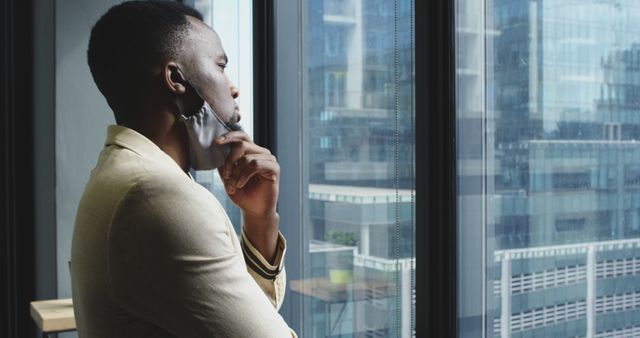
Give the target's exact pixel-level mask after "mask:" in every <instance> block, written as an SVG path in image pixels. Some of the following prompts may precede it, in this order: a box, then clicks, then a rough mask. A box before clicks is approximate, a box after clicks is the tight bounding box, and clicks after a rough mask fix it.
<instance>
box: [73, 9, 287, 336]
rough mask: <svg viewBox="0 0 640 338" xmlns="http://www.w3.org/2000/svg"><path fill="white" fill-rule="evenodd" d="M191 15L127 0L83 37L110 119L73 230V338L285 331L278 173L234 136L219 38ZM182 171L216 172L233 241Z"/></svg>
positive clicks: (215, 206)
mask: <svg viewBox="0 0 640 338" xmlns="http://www.w3.org/2000/svg"><path fill="white" fill-rule="evenodd" d="M201 20H202V16H201V15H200V14H199V13H198V12H197V11H195V10H193V9H191V8H189V7H186V6H183V5H181V4H178V3H173V2H160V1H132V2H125V3H123V4H120V5H117V6H115V7H113V8H111V9H110V10H109V11H108V12H107V13H106V14H105V15H104V16H103V17H102V18H100V20H98V22H97V23H96V24H95V26H94V27H93V29H92V31H91V38H90V41H89V48H88V52H87V54H88V61H89V67H90V69H91V73H92V75H93V78H94V80H95V82H96V84H97V86H98V89H99V90H100V91H101V92H102V94H103V95H104V97H105V98H106V100H107V102H108V104H109V106H110V107H111V109H112V110H113V112H114V114H115V118H116V122H117V125H113V126H109V128H108V132H107V140H106V142H105V148H104V149H103V150H102V152H101V153H100V156H99V159H98V163H97V165H96V167H95V169H94V170H93V171H92V172H91V177H90V179H89V182H88V183H87V187H86V189H85V192H84V195H83V197H82V200H81V201H80V206H79V209H78V215H77V219H76V225H75V230H74V235H73V243H72V253H71V276H72V290H73V301H74V312H75V316H76V323H77V327H78V334H79V336H80V337H90V338H101V337H110V338H126V337H194V338H195V337H198V338H203V337H261V338H269V337H292V336H293V337H295V336H296V335H295V333H294V332H293V331H292V330H290V329H289V327H288V326H287V324H286V323H285V322H284V320H283V319H282V317H281V316H280V315H279V314H278V312H277V310H278V309H279V307H280V306H281V304H282V301H283V297H284V289H285V273H284V267H283V259H284V253H285V247H286V243H285V239H284V237H282V235H281V234H280V232H279V219H278V214H277V212H276V203H277V200H278V182H279V171H280V168H279V166H278V163H277V162H276V159H275V157H274V156H272V155H271V154H270V153H269V151H268V150H267V149H264V148H262V147H259V146H257V145H256V144H254V143H253V142H252V141H251V139H250V138H249V136H248V135H247V134H246V133H244V132H242V131H240V129H241V128H239V126H238V125H237V122H238V121H239V120H240V115H239V111H238V107H237V105H236V103H235V99H236V98H237V97H238V95H239V92H238V89H237V88H235V87H234V85H233V84H232V83H231V81H229V79H228V78H227V76H226V75H225V73H224V68H225V66H226V64H227V58H226V55H225V53H224V50H223V48H222V45H221V43H220V39H219V38H218V36H217V35H216V33H215V32H214V31H213V30H212V29H211V28H210V27H208V26H207V25H205V24H204V23H203V22H202V21H201ZM230 130H231V131H230ZM221 135H223V136H221ZM190 168H195V169H209V168H218V170H219V173H220V175H221V177H222V178H223V181H224V184H225V189H226V191H227V193H228V194H229V196H230V198H231V200H232V201H233V202H234V203H235V204H237V205H238V206H239V207H240V208H241V209H242V213H243V219H244V224H243V231H242V236H241V238H240V239H238V236H237V235H236V234H235V232H234V230H233V227H232V225H231V223H230V221H229V219H228V217H227V215H226V213H225V212H224V210H223V209H222V207H221V205H220V203H219V202H218V201H217V200H216V199H215V197H213V195H212V194H211V193H210V192H209V191H207V190H205V189H204V188H203V187H201V186H200V185H199V184H197V183H196V182H194V181H193V179H192V178H191V176H190V175H189V173H188V172H189V169H190Z"/></svg>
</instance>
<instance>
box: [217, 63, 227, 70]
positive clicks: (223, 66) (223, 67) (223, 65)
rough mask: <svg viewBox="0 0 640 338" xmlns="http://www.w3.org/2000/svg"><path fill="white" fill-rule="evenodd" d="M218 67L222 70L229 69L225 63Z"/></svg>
mask: <svg viewBox="0 0 640 338" xmlns="http://www.w3.org/2000/svg"><path fill="white" fill-rule="evenodd" d="M218 66H220V68H222V70H224V69H225V68H227V65H225V64H223V63H221V64H218Z"/></svg>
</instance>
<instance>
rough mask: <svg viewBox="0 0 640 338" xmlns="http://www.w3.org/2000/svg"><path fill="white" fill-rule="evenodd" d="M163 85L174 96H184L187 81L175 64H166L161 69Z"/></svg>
mask: <svg viewBox="0 0 640 338" xmlns="http://www.w3.org/2000/svg"><path fill="white" fill-rule="evenodd" d="M163 75H164V76H163V79H164V85H165V87H166V88H167V90H169V91H170V92H172V93H174V94H184V93H186V91H187V79H186V77H185V76H184V74H182V72H181V71H180V67H178V65H177V64H176V63H175V62H173V61H172V62H167V63H166V64H165V65H164V69H163Z"/></svg>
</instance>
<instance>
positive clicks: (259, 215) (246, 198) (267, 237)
mask: <svg viewBox="0 0 640 338" xmlns="http://www.w3.org/2000/svg"><path fill="white" fill-rule="evenodd" d="M216 143H217V144H220V145H224V144H228V145H229V146H230V148H231V151H230V152H229V155H228V156H227V158H226V159H225V162H224V164H223V165H222V166H220V167H219V168H218V173H220V177H221V178H222V181H223V182H224V186H225V189H226V191H227V194H229V198H231V200H232V201H233V203H235V204H236V205H237V206H238V207H240V209H242V213H243V216H244V227H245V233H246V235H247V237H249V240H250V241H251V243H252V244H253V245H254V246H255V247H256V249H258V251H260V253H261V254H262V255H263V257H264V258H265V259H267V260H268V261H269V262H272V260H273V258H274V256H275V253H276V244H277V241H278V229H279V217H278V214H277V212H276V205H277V203H278V193H279V182H280V165H279V164H278V161H277V160H276V157H275V156H273V155H272V154H271V152H270V151H269V150H268V149H266V148H262V147H260V146H258V145H256V144H255V143H253V141H252V140H251V138H250V137H249V135H247V133H245V132H242V131H232V132H229V133H227V134H226V135H224V136H223V137H221V138H218V139H216Z"/></svg>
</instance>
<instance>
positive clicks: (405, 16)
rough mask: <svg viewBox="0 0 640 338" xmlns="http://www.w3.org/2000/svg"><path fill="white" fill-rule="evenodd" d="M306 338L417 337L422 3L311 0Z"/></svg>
mask: <svg viewBox="0 0 640 338" xmlns="http://www.w3.org/2000/svg"><path fill="white" fill-rule="evenodd" d="M304 3H305V13H306V17H305V20H306V23H305V24H304V25H303V27H305V28H304V29H305V30H306V31H305V32H304V34H305V36H304V38H303V41H305V44H304V48H303V57H304V64H305V65H306V67H305V68H306V69H307V71H306V73H305V74H304V75H303V76H304V81H303V83H304V86H305V88H304V92H305V93H306V95H305V97H304V98H303V101H304V104H303V105H304V107H305V109H304V111H303V120H304V126H305V127H304V129H305V130H303V133H302V134H303V135H304V136H303V137H304V144H303V152H305V153H307V154H308V155H307V156H305V158H307V159H308V160H307V162H306V163H304V164H303V166H304V167H305V170H306V171H307V172H306V175H307V176H308V177H309V186H308V191H309V195H308V205H309V210H308V214H309V219H308V221H307V223H306V224H305V228H304V231H305V232H307V234H308V235H307V236H304V237H305V238H310V242H309V243H308V246H306V247H308V248H309V249H308V252H305V253H304V255H305V259H304V261H305V264H306V266H305V267H303V271H304V273H303V279H301V280H292V281H290V288H289V291H290V292H295V293H298V294H301V295H303V297H304V311H305V312H304V325H303V331H304V332H303V336H304V337H412V336H413V335H414V333H413V328H414V325H413V305H412V304H413V294H414V291H413V290H414V282H413V280H414V268H413V266H414V244H415V242H414V226H415V224H414V213H413V196H414V190H413V189H414V137H413V129H414V125H413V121H414V108H413V88H414V80H413V1H411V0H397V1H388V0H367V1H364V0H316V1H311V0H310V1H306V2H304Z"/></svg>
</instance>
